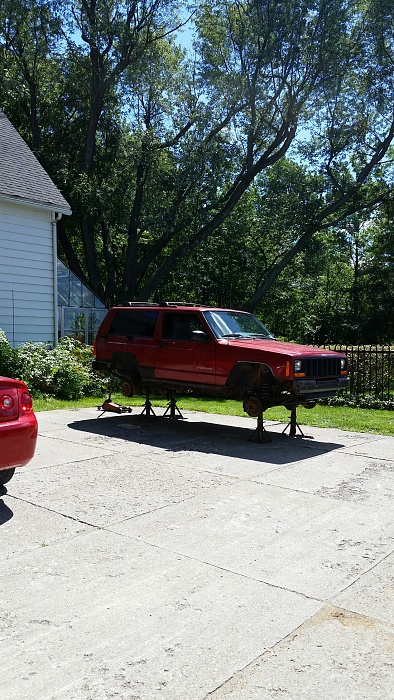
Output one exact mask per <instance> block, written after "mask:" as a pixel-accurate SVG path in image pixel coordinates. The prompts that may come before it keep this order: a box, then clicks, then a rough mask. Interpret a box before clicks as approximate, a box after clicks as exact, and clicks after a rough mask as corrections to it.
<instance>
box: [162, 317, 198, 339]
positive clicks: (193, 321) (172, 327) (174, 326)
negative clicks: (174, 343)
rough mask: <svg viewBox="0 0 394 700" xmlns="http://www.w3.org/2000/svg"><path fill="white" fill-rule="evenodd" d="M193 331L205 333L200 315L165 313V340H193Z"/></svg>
mask: <svg viewBox="0 0 394 700" xmlns="http://www.w3.org/2000/svg"><path fill="white" fill-rule="evenodd" d="M193 331H204V327H203V325H202V323H201V321H200V318H199V316H198V314H195V313H184V314H177V313H175V314H174V313H165V314H164V319H163V332H162V337H163V338H166V339H167V338H170V339H172V340H191V339H192V333H193Z"/></svg>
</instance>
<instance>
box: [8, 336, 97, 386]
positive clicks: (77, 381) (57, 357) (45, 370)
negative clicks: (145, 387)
mask: <svg viewBox="0 0 394 700" xmlns="http://www.w3.org/2000/svg"><path fill="white" fill-rule="evenodd" d="M92 359H93V355H92V348H91V347H90V346H86V345H84V344H83V343H81V342H79V341H78V340H76V339H75V338H67V337H65V338H62V339H61V340H60V341H59V344H58V345H57V346H56V347H55V348H47V347H46V346H45V344H44V343H32V342H28V343H24V344H23V345H21V346H20V347H18V348H16V349H13V348H12V347H11V346H10V345H9V343H8V341H7V338H6V337H5V334H4V333H3V332H2V331H0V362H1V365H0V366H1V372H2V373H3V374H4V375H8V376H12V377H16V378H18V379H22V380H23V381H24V382H26V384H27V385H28V387H29V389H30V391H31V393H32V394H33V396H34V395H35V396H37V395H46V396H54V397H55V398H59V399H79V398H81V397H82V396H87V395H90V396H94V395H97V394H101V393H102V392H103V391H104V390H105V388H106V387H108V383H109V380H108V379H103V378H102V377H101V376H99V375H98V374H97V373H96V372H93V370H92V364H91V363H92Z"/></svg>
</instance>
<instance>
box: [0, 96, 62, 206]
mask: <svg viewBox="0 0 394 700" xmlns="http://www.w3.org/2000/svg"><path fill="white" fill-rule="evenodd" d="M0 199H8V200H14V201H15V202H18V201H19V202H25V203H29V204H36V205H38V206H40V207H45V208H48V209H52V210H55V211H57V212H59V213H62V214H71V208H70V206H69V204H68V202H66V200H65V199H64V197H63V195H62V194H61V192H60V191H59V190H58V188H57V187H56V185H55V184H54V183H53V182H52V180H51V178H50V177H49V175H48V173H47V172H46V171H45V170H44V168H43V167H42V165H41V164H40V163H39V162H38V160H37V158H36V157H35V155H34V154H33V153H32V151H31V150H30V148H29V147H28V145H27V144H26V143H25V141H24V140H23V139H22V138H21V136H19V134H18V132H17V130H16V129H15V128H14V127H13V126H12V124H11V122H10V121H9V120H8V119H7V117H6V116H5V114H4V112H2V111H1V109H0Z"/></svg>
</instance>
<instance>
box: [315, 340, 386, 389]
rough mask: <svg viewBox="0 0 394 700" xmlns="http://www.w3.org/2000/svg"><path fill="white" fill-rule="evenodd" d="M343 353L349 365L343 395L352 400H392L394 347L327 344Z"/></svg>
mask: <svg viewBox="0 0 394 700" xmlns="http://www.w3.org/2000/svg"><path fill="white" fill-rule="evenodd" d="M324 347H327V348H328V347H329V348H330V349H331V350H338V351H340V352H344V353H345V354H346V355H347V357H348V359H349V365H350V383H349V388H348V389H347V390H346V394H348V395H350V396H354V397H355V398H356V399H359V398H361V397H365V396H369V397H371V398H374V399H376V400H380V401H393V400H394V347H393V346H387V345H386V346H379V345H329V346H328V345H327V346H324Z"/></svg>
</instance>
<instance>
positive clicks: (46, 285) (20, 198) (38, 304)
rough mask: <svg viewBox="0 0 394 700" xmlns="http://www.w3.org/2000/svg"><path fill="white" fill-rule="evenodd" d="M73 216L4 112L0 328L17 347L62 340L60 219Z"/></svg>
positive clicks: (0, 118)
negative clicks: (59, 318) (59, 274)
mask: <svg viewBox="0 0 394 700" xmlns="http://www.w3.org/2000/svg"><path fill="white" fill-rule="evenodd" d="M70 214H71V208H70V206H69V204H68V203H67V202H66V200H65V199H64V197H63V195H62V194H61V192H60V191H59V190H58V188H57V187H56V185H55V184H54V183H53V182H52V180H51V178H50V177H49V175H48V174H47V173H46V172H45V170H44V168H43V167H42V166H41V165H40V163H39V162H38V160H37V158H36V157H35V156H34V154H33V153H32V151H31V150H30V148H29V147H28V146H27V144H26V143H25V142H24V141H23V139H22V138H21V137H20V136H19V134H18V132H17V131H16V129H15V128H14V127H13V126H12V124H11V123H10V121H9V120H8V119H7V117H6V116H5V114H4V113H3V112H2V111H1V110H0V328H1V329H2V330H3V331H4V332H5V334H6V336H7V338H8V340H9V342H10V343H11V344H12V345H13V346H17V345H20V344H21V343H23V342H26V341H28V340H32V341H35V342H44V343H51V344H55V343H56V341H57V336H58V311H57V247H56V223H57V221H59V219H60V217H61V216H63V215H66V216H69V215H70Z"/></svg>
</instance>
